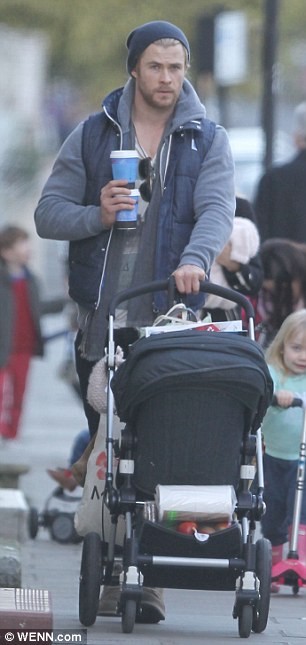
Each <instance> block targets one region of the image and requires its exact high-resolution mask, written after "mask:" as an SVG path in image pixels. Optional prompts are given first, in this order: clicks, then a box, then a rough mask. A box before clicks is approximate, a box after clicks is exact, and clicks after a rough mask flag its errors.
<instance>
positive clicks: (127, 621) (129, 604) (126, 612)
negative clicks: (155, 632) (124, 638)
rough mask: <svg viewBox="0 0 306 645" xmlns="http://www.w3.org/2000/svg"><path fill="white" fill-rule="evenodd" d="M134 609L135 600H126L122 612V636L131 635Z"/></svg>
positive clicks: (134, 616)
mask: <svg viewBox="0 0 306 645" xmlns="http://www.w3.org/2000/svg"><path fill="white" fill-rule="evenodd" d="M136 609H137V602H136V600H132V599H128V600H126V602H125V604H124V607H123V612H122V619H121V624H122V631H123V633H124V634H131V632H132V631H133V629H134V625H135V619H136Z"/></svg>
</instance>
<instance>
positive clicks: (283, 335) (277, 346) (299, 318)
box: [266, 309, 306, 371]
mask: <svg viewBox="0 0 306 645" xmlns="http://www.w3.org/2000/svg"><path fill="white" fill-rule="evenodd" d="M298 332H302V333H303V334H304V335H305V338H306V309H300V310H299V311H294V312H293V313H292V314H290V315H289V316H287V318H285V320H284V322H283V324H282V325H281V327H280V329H279V330H278V332H277V334H276V336H275V338H274V339H273V341H272V343H271V345H270V346H269V347H268V349H267V351H266V360H267V362H268V363H270V364H271V365H273V366H274V367H276V368H279V369H280V370H282V371H284V370H285V365H284V357H283V353H284V345H285V343H286V342H287V341H288V340H290V339H291V338H292V336H294V334H296V333H298Z"/></svg>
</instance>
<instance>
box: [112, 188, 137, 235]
mask: <svg viewBox="0 0 306 645" xmlns="http://www.w3.org/2000/svg"><path fill="white" fill-rule="evenodd" d="M129 197H132V199H135V206H134V208H133V210H131V211H130V210H122V211H118V212H117V214H116V222H115V226H116V228H125V229H127V228H136V226H137V218H138V200H139V190H138V189H137V188H134V189H133V190H131V194H130V195H129Z"/></svg>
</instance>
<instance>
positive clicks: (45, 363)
mask: <svg viewBox="0 0 306 645" xmlns="http://www.w3.org/2000/svg"><path fill="white" fill-rule="evenodd" d="M47 322H48V321H47ZM48 324H49V325H50V330H53V331H54V330H55V329H62V327H63V322H62V320H61V318H60V317H59V316H53V317H52V319H51V318H50V321H49V322H48ZM64 355H65V339H64V338H61V339H57V340H55V341H52V342H50V343H49V344H48V345H47V348H46V356H45V358H44V359H42V360H41V359H35V360H33V364H32V368H31V374H30V381H29V387H28V391H27V397H26V404H25V408H24V414H23V418H22V426H21V433H20V438H19V439H18V440H17V441H16V442H12V443H11V444H10V445H8V446H7V447H5V448H4V449H3V450H2V452H1V454H0V461H4V462H10V463H21V464H25V465H28V466H30V471H29V472H28V473H27V474H25V475H23V476H21V477H20V488H21V490H23V491H24V493H25V495H26V497H27V499H28V501H29V504H30V506H34V507H36V508H37V509H38V510H39V511H42V510H43V508H44V506H45V503H46V500H47V497H48V496H49V495H50V494H51V493H52V491H53V490H54V488H55V487H54V485H53V482H52V480H51V479H50V477H49V476H48V474H47V473H46V469H47V468H55V467H57V466H63V467H64V466H65V465H66V463H67V460H68V456H69V452H70V449H71V444H72V442H73V439H74V437H75V435H76V434H77V433H78V432H79V431H80V430H81V429H82V428H84V427H86V424H85V417H84V413H83V410H82V406H81V404H80V402H79V400H78V398H77V396H76V395H75V394H74V392H73V391H72V389H71V388H70V387H69V386H68V385H67V384H66V383H65V382H63V381H62V380H61V379H60V378H59V377H58V369H59V366H60V364H61V362H62V360H63V359H64ZM81 551H82V543H79V544H59V543H58V542H56V541H54V540H52V539H51V537H50V534H49V531H48V529H45V528H40V529H39V531H38V535H37V537H36V538H35V539H34V540H31V539H29V540H27V541H26V542H25V543H24V544H23V545H22V586H23V587H25V588H34V589H47V590H49V591H50V592H51V596H52V604H53V616H54V628H55V629H67V630H79V629H80V627H81V626H80V623H79V620H78V578H79V571H80V560H81ZM305 600H306V589H302V590H301V592H300V593H299V594H298V596H296V597H295V596H293V594H292V593H291V591H290V590H289V589H286V588H283V589H282V593H280V594H277V595H276V596H274V597H272V599H271V611H270V619H269V623H268V627H267V630H266V631H265V632H264V633H263V634H262V635H255V634H252V635H251V637H250V638H251V640H256V643H259V644H260V645H262V643H268V644H276V643H277V644H282V643H283V644H284V645H285V644H286V645H288V644H290V645H299V644H300V643H301V642H302V638H303V639H304V637H305V633H306V602H305ZM165 601H166V609H167V616H166V621H165V622H162V623H160V624H159V625H135V628H134V631H133V634H131V635H130V634H127V635H125V634H122V632H121V624H120V620H118V619H112V618H104V619H102V618H99V617H98V618H97V621H96V624H95V625H94V626H93V627H91V628H89V629H88V634H87V642H88V644H89V645H98V644H99V645H112V644H118V643H122V644H125V643H129V644H130V645H132V644H133V645H134V643H136V645H153V644H154V645H174V644H175V645H186V644H187V643H195V644H200V643H201V645H202V644H203V643H206V644H207V645H208V644H209V645H212V644H216V645H224V643H226V642H232V639H233V638H235V639H237V638H239V637H238V624H237V620H233V618H232V609H233V603H234V594H233V593H231V592H229V593H225V592H213V593H211V592H199V591H197V592H194V591H184V590H166V591H165ZM250 642H251V641H250Z"/></svg>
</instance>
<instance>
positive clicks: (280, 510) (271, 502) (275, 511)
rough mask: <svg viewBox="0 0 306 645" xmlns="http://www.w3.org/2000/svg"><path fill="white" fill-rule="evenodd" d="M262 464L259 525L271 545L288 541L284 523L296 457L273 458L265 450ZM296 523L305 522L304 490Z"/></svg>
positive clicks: (292, 490)
mask: <svg viewBox="0 0 306 645" xmlns="http://www.w3.org/2000/svg"><path fill="white" fill-rule="evenodd" d="M263 464H264V475H265V491H264V500H265V503H266V505H267V510H266V513H265V515H264V516H263V517H262V520H261V528H262V533H263V535H264V537H266V538H268V539H269V540H270V542H271V544H272V545H273V546H278V545H279V544H284V543H285V542H287V541H288V526H290V525H291V524H292V521H293V509H294V498H295V488H296V477H297V466H298V460H294V461H289V460H287V459H277V458H276V457H271V456H270V455H267V454H265V455H264V459H263ZM304 489H305V484H304ZM300 523H301V524H306V494H305V491H304V495H303V502H302V509H301V518H300Z"/></svg>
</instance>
